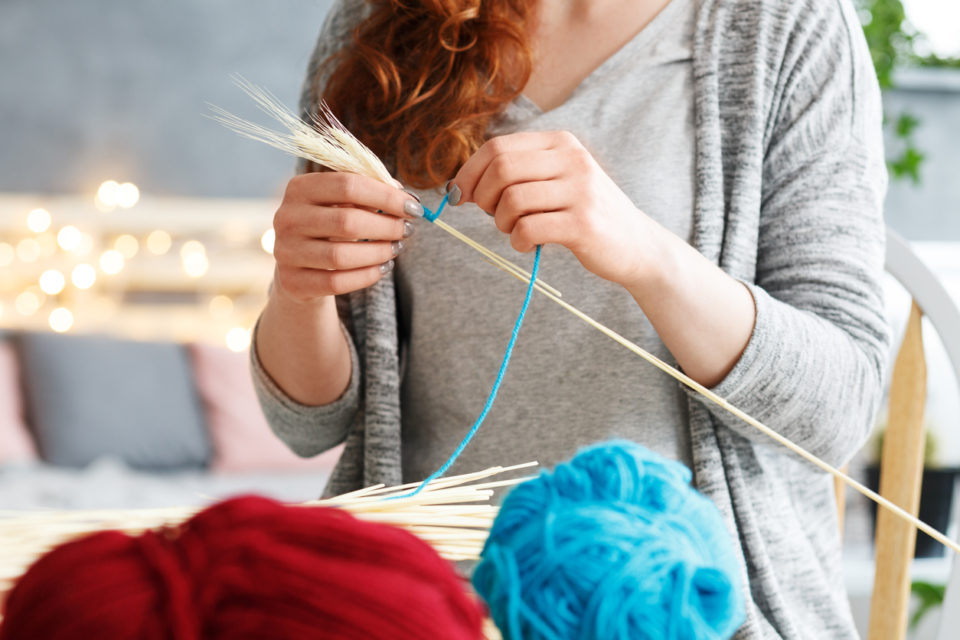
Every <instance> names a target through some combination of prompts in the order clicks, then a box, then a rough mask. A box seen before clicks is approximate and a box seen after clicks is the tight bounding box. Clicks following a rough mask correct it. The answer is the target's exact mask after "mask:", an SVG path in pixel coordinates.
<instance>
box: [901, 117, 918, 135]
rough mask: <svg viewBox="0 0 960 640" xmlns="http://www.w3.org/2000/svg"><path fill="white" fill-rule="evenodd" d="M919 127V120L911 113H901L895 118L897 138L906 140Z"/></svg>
mask: <svg viewBox="0 0 960 640" xmlns="http://www.w3.org/2000/svg"><path fill="white" fill-rule="evenodd" d="M919 125H920V119H919V118H917V117H916V116H915V115H913V114H912V113H906V112H904V113H901V114H900V117H899V118H897V136H899V137H901V138H907V137H909V136H910V135H911V134H912V133H913V130H914V129H916V128H917V127H918V126H919Z"/></svg>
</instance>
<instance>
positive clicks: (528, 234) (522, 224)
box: [512, 218, 533, 245]
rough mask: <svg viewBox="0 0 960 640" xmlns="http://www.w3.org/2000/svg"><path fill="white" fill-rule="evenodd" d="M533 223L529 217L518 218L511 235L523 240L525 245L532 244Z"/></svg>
mask: <svg viewBox="0 0 960 640" xmlns="http://www.w3.org/2000/svg"><path fill="white" fill-rule="evenodd" d="M532 236H533V224H532V223H531V221H530V219H529V218H520V219H519V220H517V224H515V225H513V234H512V237H513V238H516V239H518V240H521V241H523V242H524V243H525V244H526V245H530V244H532V242H531V241H532Z"/></svg>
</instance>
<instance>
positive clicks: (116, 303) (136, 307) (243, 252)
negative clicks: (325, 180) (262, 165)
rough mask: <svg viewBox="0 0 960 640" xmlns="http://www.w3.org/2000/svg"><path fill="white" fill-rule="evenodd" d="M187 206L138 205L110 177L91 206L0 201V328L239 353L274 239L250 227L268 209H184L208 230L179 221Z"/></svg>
mask: <svg viewBox="0 0 960 640" xmlns="http://www.w3.org/2000/svg"><path fill="white" fill-rule="evenodd" d="M31 200H33V202H31ZM38 200H39V201H38ZM11 202H13V203H15V205H14V207H11V206H10V203H11ZM184 202H185V201H182V200H178V201H176V202H175V203H174V202H172V201H164V200H163V199H162V198H149V199H147V203H146V204H143V203H142V202H141V193H140V189H139V187H137V186H136V185H135V184H133V183H131V182H120V181H117V180H106V181H104V182H102V183H101V184H100V185H99V187H98V188H97V189H96V193H95V195H94V197H92V198H89V199H87V198H84V199H80V198H72V197H58V196H49V197H45V198H42V199H35V198H32V197H28V196H18V195H15V194H0V206H2V208H3V209H4V210H7V211H10V210H14V213H15V215H13V216H9V217H6V218H5V219H4V220H0V268H2V269H0V328H12V329H28V330H37V329H41V328H46V329H47V330H51V331H55V332H59V333H64V332H72V331H78V332H88V331H90V332H102V331H106V332H110V333H115V334H119V335H126V336H128V337H141V338H145V339H175V340H184V341H187V340H205V341H217V342H219V343H220V344H221V345H223V346H225V347H227V348H229V349H232V350H234V351H243V350H245V349H247V348H248V347H249V345H250V326H252V324H253V321H254V320H255V318H256V313H257V312H258V311H259V309H260V308H261V307H262V304H263V302H264V300H265V297H266V292H267V284H268V281H267V276H264V275H263V274H269V267H268V265H267V261H268V260H269V259H268V258H267V256H266V255H265V254H267V255H269V254H271V253H272V251H273V245H274V241H275V237H274V233H273V230H272V229H266V230H265V229H264V227H267V226H268V225H269V222H265V221H261V222H257V223H254V224H253V225H251V223H250V221H251V220H257V219H259V215H260V213H261V211H267V210H268V208H262V209H260V208H256V205H255V204H253V203H251V206H249V209H248V210H249V215H231V216H230V217H229V218H219V219H217V218H218V213H219V212H218V211H216V210H217V209H218V208H220V207H221V205H220V204H219V203H217V202H215V201H205V202H202V203H200V202H198V203H188V205H187V206H191V207H193V206H195V207H200V208H203V209H207V208H209V215H210V218H209V224H204V223H203V222H200V223H198V222H197V220H200V219H202V218H203V216H199V217H198V216H195V215H190V216H188V215H184V214H183V212H182V211H181V208H182V207H183V206H184ZM231 206H233V203H231ZM16 210H19V211H20V213H19V214H16ZM131 210H133V211H131ZM203 213H204V214H205V215H206V214H207V213H208V212H207V211H206V210H204V211H203ZM168 214H170V215H168ZM151 220H152V221H153V222H154V225H155V226H153V227H152V228H151V226H150V221H151ZM161 221H162V222H161ZM158 223H159V224H158ZM261 224H262V225H263V226H260V228H259V229H257V226H259V225H261ZM160 225H163V227H161V226H160ZM251 226H252V228H251ZM214 263H216V264H218V265H219V267H218V270H217V271H215V272H214V271H212V268H213V265H214Z"/></svg>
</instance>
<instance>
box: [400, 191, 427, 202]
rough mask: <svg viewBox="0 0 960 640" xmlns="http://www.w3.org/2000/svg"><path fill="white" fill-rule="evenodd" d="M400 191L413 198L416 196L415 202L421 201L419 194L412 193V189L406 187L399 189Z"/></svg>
mask: <svg viewBox="0 0 960 640" xmlns="http://www.w3.org/2000/svg"><path fill="white" fill-rule="evenodd" d="M400 191H403V192H404V193H405V194H407V195H408V196H411V197H413V198H416V199H417V202H422V201H421V200H420V196H418V195H417V194H416V193H414V192H413V191H410V190H408V189H400Z"/></svg>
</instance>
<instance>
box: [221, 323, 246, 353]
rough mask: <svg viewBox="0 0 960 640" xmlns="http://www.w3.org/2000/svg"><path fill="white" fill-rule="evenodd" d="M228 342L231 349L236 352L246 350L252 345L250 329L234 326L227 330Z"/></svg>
mask: <svg viewBox="0 0 960 640" xmlns="http://www.w3.org/2000/svg"><path fill="white" fill-rule="evenodd" d="M226 343H227V348H228V349H230V351H234V352H236V353H240V352H242V351H246V350H247V347H249V346H250V331H249V330H248V329H244V328H243V327H234V328H233V329H230V331H227V336H226Z"/></svg>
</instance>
